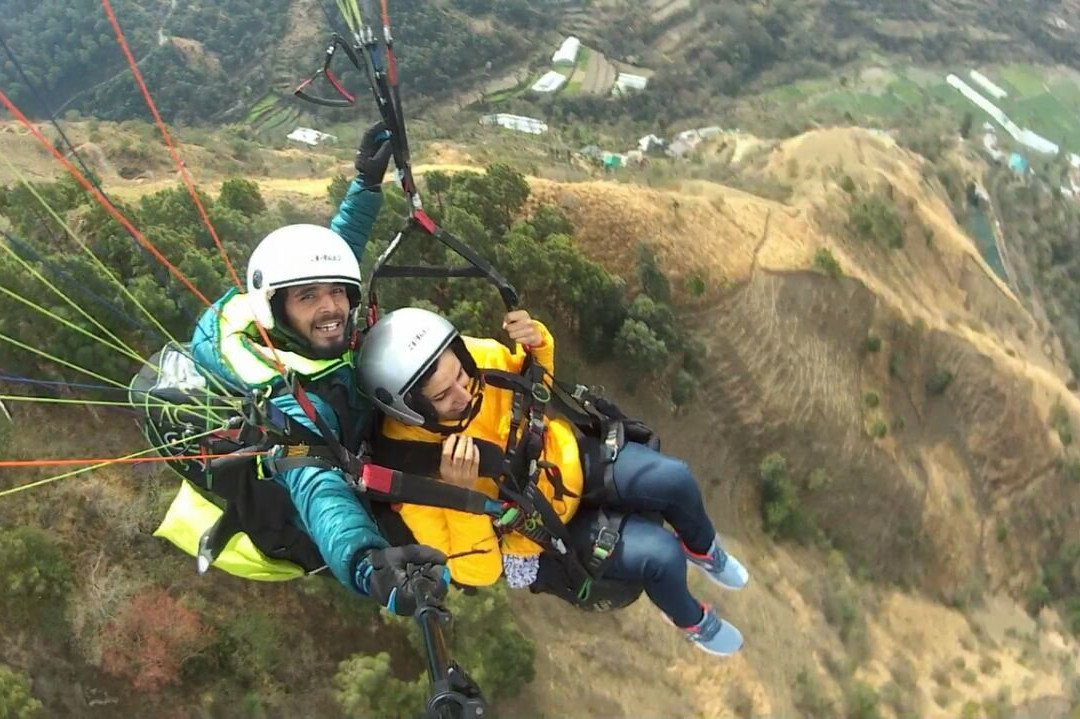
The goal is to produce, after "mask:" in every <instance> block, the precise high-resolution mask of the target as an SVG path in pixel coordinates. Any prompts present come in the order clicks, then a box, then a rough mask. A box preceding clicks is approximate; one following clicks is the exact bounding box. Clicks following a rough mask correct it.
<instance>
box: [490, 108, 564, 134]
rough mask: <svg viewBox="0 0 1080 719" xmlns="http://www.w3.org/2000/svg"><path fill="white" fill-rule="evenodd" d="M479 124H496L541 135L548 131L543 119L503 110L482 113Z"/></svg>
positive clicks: (508, 128)
mask: <svg viewBox="0 0 1080 719" xmlns="http://www.w3.org/2000/svg"><path fill="white" fill-rule="evenodd" d="M480 124H481V125H498V126H499V127H505V128H506V129H507V130H516V131H517V132H527V133H529V134H530V135H542V134H543V133H545V132H547V131H548V126H547V123H546V122H544V121H543V120H537V119H536V118H534V117H525V116H523V115H510V114H507V113H505V112H500V113H498V114H496V115H484V116H483V117H482V118H480Z"/></svg>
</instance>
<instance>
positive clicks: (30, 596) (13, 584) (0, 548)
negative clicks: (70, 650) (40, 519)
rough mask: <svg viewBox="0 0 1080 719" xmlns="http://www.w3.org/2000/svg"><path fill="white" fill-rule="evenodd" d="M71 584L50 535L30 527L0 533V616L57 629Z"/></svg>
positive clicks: (62, 559) (69, 574) (62, 560)
mask: <svg viewBox="0 0 1080 719" xmlns="http://www.w3.org/2000/svg"><path fill="white" fill-rule="evenodd" d="M71 584H72V583H71V569H70V567H69V566H68V564H67V562H66V561H64V558H63V556H62V555H61V554H60V549H59V547H57V546H56V544H55V543H54V542H53V541H52V539H51V538H50V537H49V535H47V534H45V533H44V532H42V531H40V530H37V529H33V528H31V527H18V528H16V529H10V530H5V531H2V532H0V609H2V610H3V611H2V612H0V617H3V618H6V619H8V620H10V621H13V622H17V623H26V622H34V623H38V622H40V623H42V624H48V625H53V626H56V625H57V624H58V623H60V622H62V617H63V612H64V608H65V606H66V604H67V597H68V594H69V592H70V591H71Z"/></svg>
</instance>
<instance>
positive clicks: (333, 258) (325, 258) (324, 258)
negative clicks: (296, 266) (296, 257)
mask: <svg viewBox="0 0 1080 719" xmlns="http://www.w3.org/2000/svg"><path fill="white" fill-rule="evenodd" d="M311 261H312V262H340V261H341V255H315V256H314V257H312V258H311Z"/></svg>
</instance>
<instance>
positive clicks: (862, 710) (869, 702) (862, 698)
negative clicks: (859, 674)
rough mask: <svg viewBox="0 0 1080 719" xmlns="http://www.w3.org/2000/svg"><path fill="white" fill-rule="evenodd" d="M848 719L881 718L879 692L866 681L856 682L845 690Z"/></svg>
mask: <svg viewBox="0 0 1080 719" xmlns="http://www.w3.org/2000/svg"><path fill="white" fill-rule="evenodd" d="M844 701H845V703H846V704H847V717H848V719H881V710H880V709H879V708H878V694H877V692H876V691H874V688H873V687H872V686H870V685H869V684H867V683H865V682H858V681H857V682H854V683H852V684H851V685H850V686H849V687H848V688H847V691H845V692H844Z"/></svg>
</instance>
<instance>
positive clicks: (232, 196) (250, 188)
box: [215, 177, 266, 226]
mask: <svg viewBox="0 0 1080 719" xmlns="http://www.w3.org/2000/svg"><path fill="white" fill-rule="evenodd" d="M218 202H219V203H220V204H222V205H224V206H225V207H229V208H231V209H234V210H236V211H238V212H241V213H243V215H244V216H245V217H254V216H255V215H260V214H262V213H263V212H266V202H264V201H263V198H262V193H261V192H259V183H257V182H254V181H252V180H245V179H243V178H241V177H231V178H229V179H227V180H225V182H223V183H222V184H221V192H220V194H219V195H218ZM216 224H217V223H215V226H216Z"/></svg>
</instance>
